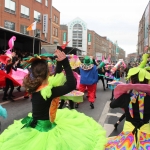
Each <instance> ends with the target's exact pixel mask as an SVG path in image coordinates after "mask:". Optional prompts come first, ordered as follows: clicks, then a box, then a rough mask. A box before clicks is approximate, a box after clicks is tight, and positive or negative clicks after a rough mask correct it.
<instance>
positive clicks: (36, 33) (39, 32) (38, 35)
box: [34, 29, 41, 37]
mask: <svg viewBox="0 0 150 150" xmlns="http://www.w3.org/2000/svg"><path fill="white" fill-rule="evenodd" d="M34 36H35V37H41V31H40V30H39V29H36V30H35V31H34Z"/></svg>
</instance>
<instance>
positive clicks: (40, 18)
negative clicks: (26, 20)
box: [34, 10, 42, 22]
mask: <svg viewBox="0 0 150 150" xmlns="http://www.w3.org/2000/svg"><path fill="white" fill-rule="evenodd" d="M35 13H39V14H40V17H39V18H35ZM41 20H42V14H41V13H40V12H38V11H36V10H34V21H37V22H41Z"/></svg>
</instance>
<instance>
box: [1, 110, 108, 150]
mask: <svg viewBox="0 0 150 150" xmlns="http://www.w3.org/2000/svg"><path fill="white" fill-rule="evenodd" d="M29 116H31V113H30V114H29ZM21 121H22V119H21V120H18V121H14V124H12V125H10V126H9V127H8V128H7V129H6V130H5V131H4V132H3V133H2V134H1V135H0V150H104V148H105V144H106V143H107V139H106V132H105V130H104V129H103V128H102V127H101V126H100V125H99V124H98V123H97V122H96V121H95V120H93V119H92V118H90V117H88V116H86V115H84V114H83V113H79V112H77V111H76V110H69V109H62V110H58V111H57V116H56V119H55V124H51V123H50V122H49V121H38V122H37V125H36V127H35V128H31V127H24V128H22V127H23V126H24V125H23V124H22V123H21ZM21 128H22V129H21ZM48 128H49V130H47V129H48ZM45 129H46V130H45Z"/></svg>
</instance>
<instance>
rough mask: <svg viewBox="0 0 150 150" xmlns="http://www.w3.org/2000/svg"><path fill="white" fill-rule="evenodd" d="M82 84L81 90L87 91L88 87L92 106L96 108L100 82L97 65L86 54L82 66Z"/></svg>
mask: <svg viewBox="0 0 150 150" xmlns="http://www.w3.org/2000/svg"><path fill="white" fill-rule="evenodd" d="M80 76H81V79H80V86H79V91H81V92H85V90H86V89H87V92H88V100H89V102H90V106H91V108H92V109H94V101H95V93H96V86H97V82H98V71H97V67H96V66H95V65H94V64H93V61H92V60H91V59H90V57H89V56H85V57H84V60H83V63H82V64H81V66H80Z"/></svg>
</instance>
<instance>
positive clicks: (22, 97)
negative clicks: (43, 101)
mask: <svg viewBox="0 0 150 150" xmlns="http://www.w3.org/2000/svg"><path fill="white" fill-rule="evenodd" d="M20 99H24V96H21V97H17V98H15V99H14V100H15V101H17V100H20ZM10 102H11V101H9V100H8V101H5V102H2V103H0V105H4V104H7V103H10Z"/></svg>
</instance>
